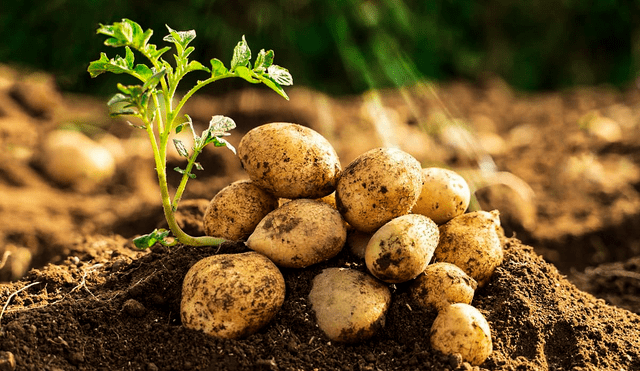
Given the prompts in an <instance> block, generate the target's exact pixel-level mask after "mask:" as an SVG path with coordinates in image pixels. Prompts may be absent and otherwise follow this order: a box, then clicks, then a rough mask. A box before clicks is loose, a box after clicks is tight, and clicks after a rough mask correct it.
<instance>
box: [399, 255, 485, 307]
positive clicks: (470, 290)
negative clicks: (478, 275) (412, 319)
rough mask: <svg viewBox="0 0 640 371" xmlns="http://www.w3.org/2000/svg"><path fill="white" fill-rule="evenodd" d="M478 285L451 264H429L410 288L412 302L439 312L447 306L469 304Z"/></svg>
mask: <svg viewBox="0 0 640 371" xmlns="http://www.w3.org/2000/svg"><path fill="white" fill-rule="evenodd" d="M477 287H478V283H477V282H476V280H474V279H473V278H471V277H469V276H468V275H467V274H466V273H464V271H463V270H462V269H460V268H458V267H457V266H455V265H453V264H451V263H445V262H437V263H433V264H429V265H428V266H427V268H426V269H425V270H424V272H422V274H421V275H419V276H418V277H417V278H416V279H415V280H414V281H413V282H412V283H411V286H410V289H409V291H410V293H411V297H412V299H413V301H415V302H416V303H418V304H419V305H421V306H423V307H426V308H431V309H436V310H437V311H441V310H443V309H444V308H446V307H447V306H449V304H454V303H465V304H471V301H472V300H473V294H474V292H475V290H476V288H477Z"/></svg>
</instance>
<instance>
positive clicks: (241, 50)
mask: <svg viewBox="0 0 640 371" xmlns="http://www.w3.org/2000/svg"><path fill="white" fill-rule="evenodd" d="M250 60H251V49H249V45H247V40H245V38H244V35H243V36H242V41H240V42H238V45H236V47H235V48H234V49H233V58H232V59H231V70H232V71H234V70H235V69H236V68H237V67H240V66H242V67H246V66H247V65H248V64H249V61H250Z"/></svg>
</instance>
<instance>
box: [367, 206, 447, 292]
mask: <svg viewBox="0 0 640 371" xmlns="http://www.w3.org/2000/svg"><path fill="white" fill-rule="evenodd" d="M438 235H439V231H438V226H437V225H436V223H434V222H433V220H431V219H429V218H428V217H426V216H424V215H419V214H408V215H403V216H399V217H397V218H394V219H392V220H391V221H389V222H388V223H386V224H385V225H383V226H382V227H380V229H378V231H377V232H376V233H374V234H373V236H371V239H370V240H369V243H368V244H367V247H366V249H365V253H364V259H365V262H366V264H367V269H368V270H369V272H370V273H371V274H373V275H374V276H376V277H377V278H378V279H380V280H382V281H385V282H388V283H402V282H406V281H409V280H412V279H414V278H416V277H417V276H418V275H419V274H420V273H422V272H423V271H424V270H425V268H426V267H427V265H428V264H429V262H430V261H431V258H432V257H433V252H434V250H435V249H436V246H437V245H438Z"/></svg>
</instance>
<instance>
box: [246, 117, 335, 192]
mask: <svg viewBox="0 0 640 371" xmlns="http://www.w3.org/2000/svg"><path fill="white" fill-rule="evenodd" d="M238 157H239V158H240V162H241V163H242V167H243V168H244V170H245V171H246V172H247V174H249V178H250V179H251V180H252V181H253V182H254V183H255V184H256V185H258V186H259V187H261V188H263V189H265V190H266V191H268V192H270V193H272V194H273V195H275V196H276V197H282V198H320V197H324V196H326V195H328V194H330V193H331V192H333V191H334V190H335V185H336V181H337V177H338V175H339V174H340V170H341V166H340V160H339V159H338V155H337V154H336V151H335V149H334V148H333V147H332V146H331V144H330V143H329V141H327V140H326V139H325V138H324V137H323V136H322V135H320V134H319V133H318V132H316V131H314V130H312V129H309V128H308V127H305V126H302V125H297V124H292V123H285V122H276V123H271V124H266V125H262V126H258V127H256V128H254V129H252V130H250V131H249V132H248V133H247V134H246V135H245V136H244V137H243V138H242V140H241V141H240V144H239V145H238Z"/></svg>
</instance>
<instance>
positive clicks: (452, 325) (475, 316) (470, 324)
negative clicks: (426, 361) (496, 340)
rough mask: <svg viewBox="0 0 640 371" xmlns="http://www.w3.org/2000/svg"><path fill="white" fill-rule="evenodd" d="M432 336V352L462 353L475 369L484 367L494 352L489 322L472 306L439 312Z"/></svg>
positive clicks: (456, 307)
mask: <svg viewBox="0 0 640 371" xmlns="http://www.w3.org/2000/svg"><path fill="white" fill-rule="evenodd" d="M430 336H431V338H430V341H431V346H432V347H433V349H435V350H437V351H439V352H442V353H444V354H453V353H460V355H462V359H463V360H465V361H467V362H469V363H471V364H472V365H474V366H479V365H481V364H482V363H483V362H484V361H485V360H486V359H487V358H488V357H489V356H490V355H491V352H492V351H493V343H492V342H491V329H490V328H489V323H487V320H486V319H485V318H484V316H483V315H482V313H480V311H478V310H477V309H476V308H474V307H472V306H471V305H469V304H464V303H456V304H451V305H449V306H448V307H446V308H445V309H444V310H442V311H441V312H440V313H438V316H437V317H436V319H435V321H433V325H432V326H431V333H430Z"/></svg>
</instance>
